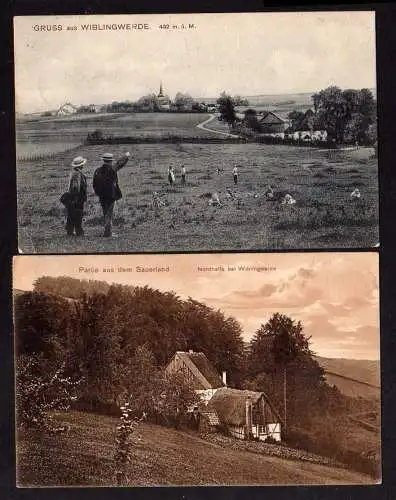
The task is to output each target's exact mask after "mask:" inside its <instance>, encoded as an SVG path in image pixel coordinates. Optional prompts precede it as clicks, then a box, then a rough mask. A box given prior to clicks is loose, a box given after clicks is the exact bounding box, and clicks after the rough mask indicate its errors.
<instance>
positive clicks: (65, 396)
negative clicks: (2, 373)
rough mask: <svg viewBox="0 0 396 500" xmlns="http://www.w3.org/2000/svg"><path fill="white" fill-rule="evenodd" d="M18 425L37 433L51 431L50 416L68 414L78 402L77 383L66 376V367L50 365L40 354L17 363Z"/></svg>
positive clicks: (52, 428)
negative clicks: (59, 412)
mask: <svg viewBox="0 0 396 500" xmlns="http://www.w3.org/2000/svg"><path fill="white" fill-rule="evenodd" d="M16 365H17V366H16V414H17V425H18V426H19V427H26V428H31V429H36V430H57V431H59V430H65V429H62V428H57V429H56V428H54V427H53V425H52V416H51V413H52V412H54V411H67V410H68V409H69V408H70V405H71V403H72V402H73V401H74V400H76V399H77V388H78V385H79V384H80V382H81V379H80V380H72V378H71V377H67V376H66V375H65V365H64V364H62V365H61V366H59V367H53V366H50V365H49V363H48V361H47V360H45V359H44V357H43V356H42V355H37V354H33V355H25V354H23V355H21V356H19V358H18V359H17V364H16Z"/></svg>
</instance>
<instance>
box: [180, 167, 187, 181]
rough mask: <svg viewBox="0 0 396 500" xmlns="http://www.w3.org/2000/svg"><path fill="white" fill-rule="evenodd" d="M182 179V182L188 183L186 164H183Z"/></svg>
mask: <svg viewBox="0 0 396 500" xmlns="http://www.w3.org/2000/svg"><path fill="white" fill-rule="evenodd" d="M181 181H182V184H185V183H186V167H185V165H182V168H181Z"/></svg>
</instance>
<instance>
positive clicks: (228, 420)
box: [207, 387, 281, 425]
mask: <svg viewBox="0 0 396 500" xmlns="http://www.w3.org/2000/svg"><path fill="white" fill-rule="evenodd" d="M248 397H249V398H250V400H251V402H252V404H256V403H257V402H258V401H259V400H260V399H261V398H264V400H265V402H266V403H267V404H268V406H269V407H270V409H271V411H272V413H273V415H274V417H275V418H276V419H277V422H281V418H280V416H279V414H278V412H277V411H276V409H275V408H274V407H273V405H272V403H271V402H270V400H269V399H268V397H267V395H266V394H265V393H264V392H256V391H248V390H239V389H230V388H229V387H221V388H219V389H218V390H217V391H216V393H215V394H214V395H213V396H212V398H211V399H210V401H209V403H208V405H207V411H213V410H214V411H216V413H217V415H218V416H219V419H220V421H221V422H223V423H224V424H229V425H244V424H245V421H246V399H247V398H248Z"/></svg>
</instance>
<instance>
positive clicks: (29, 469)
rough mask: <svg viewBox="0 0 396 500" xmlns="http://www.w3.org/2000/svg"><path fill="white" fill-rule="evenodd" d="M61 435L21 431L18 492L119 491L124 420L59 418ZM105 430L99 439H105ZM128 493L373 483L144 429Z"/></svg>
mask: <svg viewBox="0 0 396 500" xmlns="http://www.w3.org/2000/svg"><path fill="white" fill-rule="evenodd" d="M57 420H58V421H59V422H60V423H62V424H66V425H67V426H68V427H69V430H68V432H66V433H62V434H58V433H56V434H52V433H43V434H41V435H40V434H33V433H29V432H27V431H20V432H19V435H18V441H17V485H18V486H19V487H40V486H47V487H51V486H52V487H53V486H115V485H116V483H115V477H114V472H115V470H114V461H113V457H114V452H115V429H116V425H117V423H118V419H117V418H115V417H110V416H103V415H95V414H89V413H83V412H75V411H74V412H70V413H68V414H58V415H57ZM98 429H100V432H98ZM133 442H134V444H133V445H132V460H131V463H130V465H129V467H128V469H127V471H126V474H127V478H128V479H127V485H129V486H156V485H197V486H198V485H205V484H213V485H238V484H247V485H260V484H261V485H271V484H273V485H293V484H294V485H296V484H318V485H331V484H339V485H340V484H370V483H371V484H372V483H373V482H374V479H373V478H372V477H370V476H369V475H366V474H361V473H358V472H354V471H351V470H347V469H345V468H340V467H336V466H330V465H321V464H319V463H312V462H310V461H298V460H290V459H284V458H278V457H276V456H269V455H268V456H266V455H265V454H258V453H254V452H252V451H245V450H243V449H238V447H233V446H230V447H223V446H221V445H219V444H217V443H215V442H208V441H206V440H204V439H200V437H199V436H198V435H197V434H196V433H192V432H184V431H177V430H174V429H169V428H165V427H160V426H157V425H153V424H147V423H144V424H140V425H139V427H138V429H137V431H136V433H135V434H134V437H133Z"/></svg>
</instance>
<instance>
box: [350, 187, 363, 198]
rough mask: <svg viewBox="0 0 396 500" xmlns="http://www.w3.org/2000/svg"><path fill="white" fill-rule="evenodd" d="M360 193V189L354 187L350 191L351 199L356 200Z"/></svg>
mask: <svg viewBox="0 0 396 500" xmlns="http://www.w3.org/2000/svg"><path fill="white" fill-rule="evenodd" d="M360 196H361V194H360V191H359V189H358V188H355V189H354V190H353V191H352V193H351V199H352V200H356V199H358V198H360Z"/></svg>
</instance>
